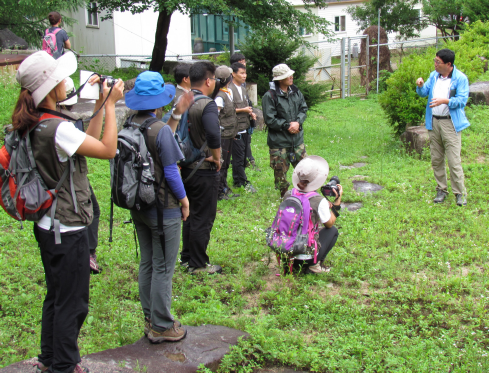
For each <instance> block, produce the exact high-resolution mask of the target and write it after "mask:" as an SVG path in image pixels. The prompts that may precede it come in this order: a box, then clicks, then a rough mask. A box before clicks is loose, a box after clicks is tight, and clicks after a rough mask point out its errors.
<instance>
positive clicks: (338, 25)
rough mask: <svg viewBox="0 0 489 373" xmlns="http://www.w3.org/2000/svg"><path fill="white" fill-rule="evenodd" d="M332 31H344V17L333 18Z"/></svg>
mask: <svg viewBox="0 0 489 373" xmlns="http://www.w3.org/2000/svg"><path fill="white" fill-rule="evenodd" d="M334 30H335V31H337V32H341V31H346V16H336V17H334Z"/></svg>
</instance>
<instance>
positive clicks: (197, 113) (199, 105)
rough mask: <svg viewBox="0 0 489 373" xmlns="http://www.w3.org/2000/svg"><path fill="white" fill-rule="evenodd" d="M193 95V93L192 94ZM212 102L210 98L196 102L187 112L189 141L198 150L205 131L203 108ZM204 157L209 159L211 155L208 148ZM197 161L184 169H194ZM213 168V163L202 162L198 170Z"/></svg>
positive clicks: (203, 140) (202, 141) (202, 142)
mask: <svg viewBox="0 0 489 373" xmlns="http://www.w3.org/2000/svg"><path fill="white" fill-rule="evenodd" d="M194 94H195V93H194ZM210 101H212V98H210V97H208V99H202V100H199V101H196V102H195V103H194V104H193V105H192V106H191V107H190V109H189V110H188V119H189V121H190V125H191V126H190V128H189V131H190V139H191V140H192V143H193V144H194V146H195V147H196V148H198V149H200V148H201V147H202V145H204V142H205V140H206V139H205V130H204V126H203V124H202V113H203V112H204V108H205V107H206V105H207V104H208V103H209V102H210ZM204 151H205V157H206V158H207V157H210V156H211V155H212V153H211V151H210V150H209V147H206V148H205V150H204ZM197 163H198V161H195V162H194V163H192V164H191V165H189V166H187V167H186V168H191V169H194V168H195V167H196V165H197ZM213 166H214V162H207V161H204V162H203V163H202V166H200V168H199V169H200V170H206V169H207V170H208V169H210V168H211V167H213Z"/></svg>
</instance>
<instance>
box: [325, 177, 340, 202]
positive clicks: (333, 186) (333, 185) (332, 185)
mask: <svg viewBox="0 0 489 373" xmlns="http://www.w3.org/2000/svg"><path fill="white" fill-rule="evenodd" d="M338 184H340V179H339V178H338V176H333V177H332V178H331V180H330V181H328V183H327V184H326V185H323V186H322V187H321V193H322V194H323V196H325V197H326V196H333V197H336V194H334V192H333V190H335V191H336V193H337V195H338V196H339V195H340V188H338Z"/></svg>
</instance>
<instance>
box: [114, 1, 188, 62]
mask: <svg viewBox="0 0 489 373" xmlns="http://www.w3.org/2000/svg"><path fill="white" fill-rule="evenodd" d="M113 21H114V33H115V51H116V54H119V55H144V56H146V55H151V54H152V53H153V47H154V41H155V33H156V26H157V22H158V13H157V12H154V11H153V10H147V11H145V12H143V13H140V14H131V13H130V12H114V19H113ZM190 53H192V51H191V39H190V17H189V16H187V15H184V14H182V13H180V12H175V13H173V15H172V19H171V22H170V31H169V32H168V46H167V49H166V55H167V56H173V55H176V54H180V55H181V54H190Z"/></svg>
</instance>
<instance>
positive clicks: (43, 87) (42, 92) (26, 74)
mask: <svg viewBox="0 0 489 373" xmlns="http://www.w3.org/2000/svg"><path fill="white" fill-rule="evenodd" d="M77 65H78V64H77V62H76V57H75V55H74V53H72V52H67V53H65V54H64V55H62V56H61V57H60V58H58V59H57V60H55V59H54V58H53V57H51V56H50V55H49V54H47V53H46V52H45V51H40V52H36V53H34V54H31V55H30V56H29V57H27V58H26V59H25V60H24V61H23V62H22V63H21V64H20V66H19V69H18V70H17V75H16V76H15V78H16V79H17V81H18V82H19V84H20V86H21V87H22V88H25V89H27V90H28V91H29V92H31V94H32V98H33V100H34V104H35V105H36V107H37V106H38V105H39V104H40V103H41V101H42V100H43V99H44V98H45V97H46V96H47V95H48V93H49V92H51V91H52V90H53V88H54V87H56V86H57V85H58V84H59V83H60V82H61V81H63V80H64V78H66V77H68V76H70V75H72V74H73V73H74V72H75V71H76V68H77Z"/></svg>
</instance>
